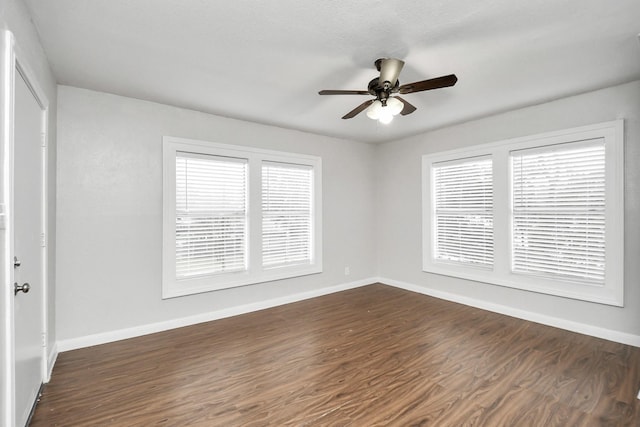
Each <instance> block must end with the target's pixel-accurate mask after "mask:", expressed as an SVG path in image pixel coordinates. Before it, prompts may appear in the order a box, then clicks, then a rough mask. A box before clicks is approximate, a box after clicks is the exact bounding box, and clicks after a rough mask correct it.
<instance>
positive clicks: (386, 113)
mask: <svg viewBox="0 0 640 427" xmlns="http://www.w3.org/2000/svg"><path fill="white" fill-rule="evenodd" d="M391 120H393V113H392V111H391V108H389V107H382V109H381V112H380V117H379V118H378V121H379V122H380V123H382V124H385V125H388V124H389V123H391Z"/></svg>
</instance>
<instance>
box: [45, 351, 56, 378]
mask: <svg viewBox="0 0 640 427" xmlns="http://www.w3.org/2000/svg"><path fill="white" fill-rule="evenodd" d="M57 359H58V343H55V342H54V343H53V345H52V346H51V348H50V349H49V354H48V355H47V369H46V370H45V378H44V382H45V383H48V382H49V381H50V380H51V373H52V372H53V365H55V364H56V360H57Z"/></svg>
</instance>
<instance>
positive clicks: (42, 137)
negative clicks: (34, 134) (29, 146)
mask: <svg viewBox="0 0 640 427" xmlns="http://www.w3.org/2000/svg"><path fill="white" fill-rule="evenodd" d="M40 144H41V146H42V147H46V146H47V133H46V132H40Z"/></svg>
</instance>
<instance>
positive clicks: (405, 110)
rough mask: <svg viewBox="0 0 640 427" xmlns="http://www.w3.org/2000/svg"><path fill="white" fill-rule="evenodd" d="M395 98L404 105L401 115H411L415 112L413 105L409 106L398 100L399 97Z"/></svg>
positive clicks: (402, 100) (400, 99)
mask: <svg viewBox="0 0 640 427" xmlns="http://www.w3.org/2000/svg"><path fill="white" fill-rule="evenodd" d="M395 98H396V99H398V101H400V102H402V103H403V104H404V107H403V108H402V111H400V114H401V115H403V116H406V115H407V114H411V113H413V112H414V111H416V107H414V106H413V105H411V104H409V103H408V102H407V101H405V100H404V99H402V98H400V97H399V96H396V97H395Z"/></svg>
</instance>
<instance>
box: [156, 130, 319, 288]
mask: <svg viewBox="0 0 640 427" xmlns="http://www.w3.org/2000/svg"><path fill="white" fill-rule="evenodd" d="M163 144H164V177H163V196H164V199H163V224H164V225H163V298H170V297H175V296H181V295H188V294H194V293H198V292H206V291H212V290H217V289H225V288H230V287H235V286H242V285H248V284H252V283H260V282H265V281H270V280H278V279H284V278H289V277H296V276H301V275H306V274H313V273H319V272H321V271H322V258H321V252H322V239H321V236H322V232H321V215H320V212H321V206H322V204H321V202H322V198H321V195H322V190H321V160H320V159H319V158H318V157H314V156H306V155H299V154H292V153H282V152H276V151H269V150H260V149H254V148H251V147H242V146H233V145H223V144H214V143H207V142H201V141H193V140H187V139H180V138H173V137H165V138H164V140H163Z"/></svg>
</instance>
